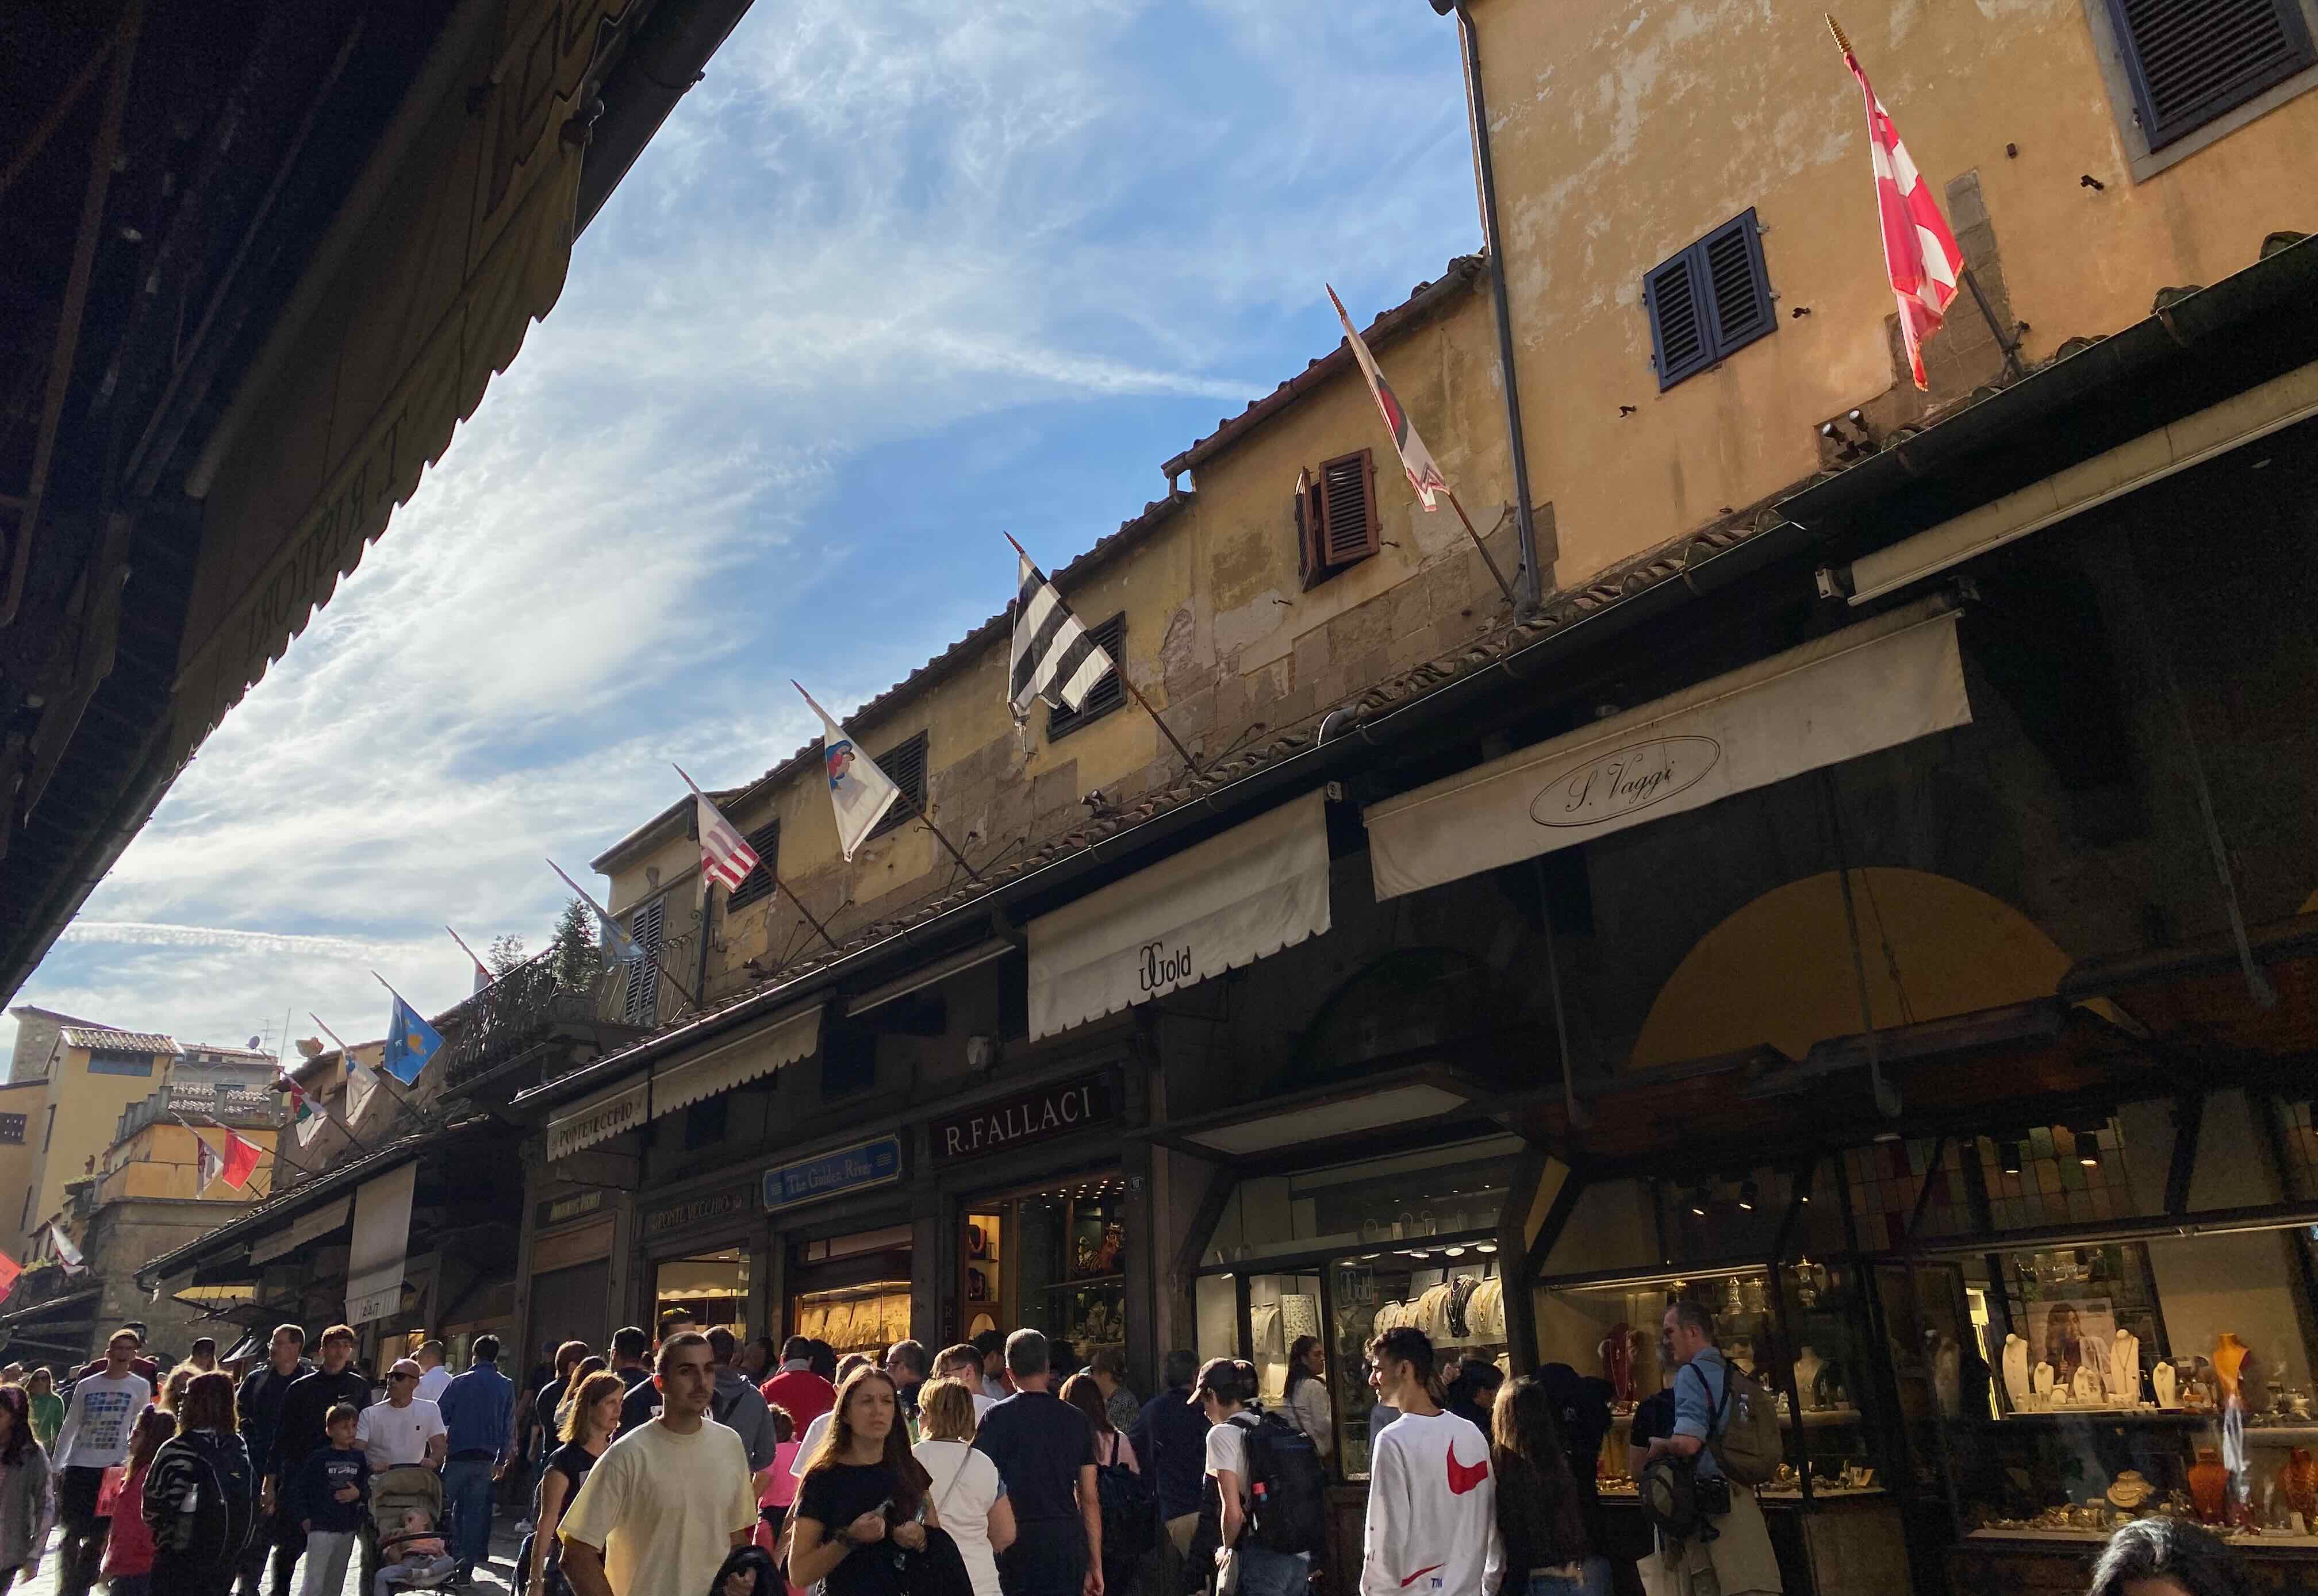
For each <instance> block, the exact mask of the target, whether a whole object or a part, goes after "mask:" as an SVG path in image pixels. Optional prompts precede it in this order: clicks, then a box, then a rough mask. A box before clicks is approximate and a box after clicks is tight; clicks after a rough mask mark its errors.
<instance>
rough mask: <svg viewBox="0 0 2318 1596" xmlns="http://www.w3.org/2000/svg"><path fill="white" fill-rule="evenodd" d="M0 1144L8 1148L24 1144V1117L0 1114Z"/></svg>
mask: <svg viewBox="0 0 2318 1596" xmlns="http://www.w3.org/2000/svg"><path fill="white" fill-rule="evenodd" d="M0 1143H5V1144H6V1145H8V1146H10V1147H22V1145H23V1144H24V1116H22V1115H21V1114H0Z"/></svg>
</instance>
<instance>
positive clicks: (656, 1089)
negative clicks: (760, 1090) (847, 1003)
mask: <svg viewBox="0 0 2318 1596" xmlns="http://www.w3.org/2000/svg"><path fill="white" fill-rule="evenodd" d="M820 1045H821V1005H820V1004H818V1003H816V1004H814V1005H813V1007H812V1008H810V1009H801V1010H799V1011H797V1012H796V1013H794V1014H790V1015H786V1016H785V1017H783V1018H780V1019H777V1020H775V1021H774V1022H773V1023H772V1024H771V1025H770V1026H768V1027H766V1028H765V1029H763V1030H761V1031H754V1032H751V1033H750V1035H749V1036H746V1037H744V1038H742V1039H741V1040H740V1041H737V1042H733V1043H731V1044H729V1045H725V1046H723V1047H720V1048H717V1049H715V1050H714V1052H712V1053H706V1054H702V1055H701V1056H700V1057H698V1058H696V1059H687V1060H686V1061H685V1062H684V1063H680V1064H678V1065H677V1066H676V1067H675V1068H674V1069H672V1070H668V1071H663V1072H661V1073H660V1074H658V1075H655V1076H653V1077H652V1082H651V1113H652V1117H653V1118H655V1119H657V1118H659V1117H660V1116H661V1115H663V1114H673V1113H675V1112H676V1111H677V1110H678V1108H683V1107H688V1106H690V1105H691V1104H694V1103H697V1102H700V1101H702V1100H703V1099H705V1098H713V1097H714V1096H715V1095H716V1094H717V1093H719V1092H724V1091H731V1090H732V1089H733V1088H734V1087H736V1086H740V1085H742V1084H744V1083H745V1082H748V1081H750V1080H756V1079H757V1078H758V1077H759V1076H760V1075H769V1074H771V1073H772V1072H773V1071H776V1070H777V1069H779V1068H780V1067H781V1066H782V1065H784V1064H793V1063H796V1062H797V1061H798V1060H799V1059H804V1058H811V1057H812V1056H813V1052H814V1050H815V1049H817V1048H819V1047H820Z"/></svg>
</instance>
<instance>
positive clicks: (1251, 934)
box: [1029, 793, 1329, 1042]
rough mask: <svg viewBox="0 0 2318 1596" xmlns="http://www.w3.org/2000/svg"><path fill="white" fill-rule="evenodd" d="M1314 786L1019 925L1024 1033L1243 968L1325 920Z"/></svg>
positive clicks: (1050, 1029)
mask: <svg viewBox="0 0 2318 1596" xmlns="http://www.w3.org/2000/svg"><path fill="white" fill-rule="evenodd" d="M1324 805H1325V799H1324V798H1323V797H1322V795H1321V794H1317V793H1314V794H1311V795H1309V796H1308V797H1304V798H1299V799H1297V800H1296V801H1295V802H1291V803H1284V804H1282V805H1280V807H1279V808H1278V809H1275V810H1273V811H1271V813H1269V814H1265V815H1261V816H1258V817H1257V818H1256V819H1254V820H1250V821H1248V822H1247V823H1246V824H1245V825H1243V826H1238V827H1235V828H1234V829H1231V830H1229V831H1226V832H1225V833H1224V834H1223V835H1222V836H1220V837H1211V838H1208V840H1207V841H1205V842H1203V843H1201V844H1199V846H1198V847H1193V848H1187V849H1185V850H1184V851H1183V852H1181V853H1180V854H1177V855H1175V856H1173V857H1172V858H1170V859H1165V860H1163V861H1161V862H1160V863H1159V864H1156V865H1153V866H1152V867H1151V868H1150V869H1148V870H1145V871H1141V872H1139V873H1138V874H1134V875H1131V876H1128V878H1127V879H1126V880H1124V881H1120V882H1114V883H1112V884H1110V886H1107V887H1105V888H1103V889H1102V890H1101V892H1095V893H1092V894H1091V895H1089V896H1088V897H1085V898H1083V899H1081V900H1080V901H1078V902H1076V903H1074V904H1072V905H1071V906H1070V907H1069V908H1067V909H1058V910H1056V911H1055V912H1054V913H1052V914H1049V915H1043V916H1041V917H1040V918H1038V919H1035V920H1032V921H1031V922H1030V925H1029V940H1030V1039H1031V1040H1032V1041H1034V1042H1035V1041H1037V1040H1038V1038H1040V1037H1042V1036H1053V1035H1054V1034H1055V1033H1056V1032H1057V1031H1062V1030H1067V1029H1068V1028H1069V1027H1072V1026H1074V1025H1079V1024H1082V1023H1083V1022H1085V1021H1087V1020H1090V1019H1095V1018H1100V1017H1101V1016H1102V1015H1106V1014H1115V1013H1117V1012H1118V1011H1119V1010H1120V1009H1126V1008H1128V1007H1130V1006H1131V1005H1133V1004H1137V1003H1147V1002H1149V1001H1150V1000H1152V999H1154V998H1156V997H1159V996H1162V995H1163V994H1164V993H1167V992H1172V991H1179V990H1180V989H1181V988H1183V987H1187V986H1191V985H1193V984H1195V983H1197V982H1201V981H1205V980H1206V979H1207V978H1208V976H1210V975H1215V974H1217V973H1221V972H1223V971H1226V970H1229V969H1233V968H1235V967H1236V966H1238V965H1241V964H1253V962H1254V961H1255V960H1257V959H1260V958H1262V957H1263V956H1264V955H1266V954H1271V953H1277V952H1278V951H1279V950H1280V949H1281V948H1283V947H1287V946H1290V945H1291V944H1294V943H1298V942H1301V941H1303V940H1304V939H1305V938H1306V937H1314V936H1317V935H1319V934H1320V933H1321V932H1323V931H1325V930H1326V929H1327V928H1328V924H1329V920H1328V827H1327V820H1326V818H1325V812H1324Z"/></svg>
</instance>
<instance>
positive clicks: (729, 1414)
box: [708, 1324, 780, 1491]
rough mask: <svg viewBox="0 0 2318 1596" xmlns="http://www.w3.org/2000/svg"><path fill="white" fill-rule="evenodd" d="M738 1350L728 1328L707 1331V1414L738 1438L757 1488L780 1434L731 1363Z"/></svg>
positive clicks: (751, 1386) (759, 1397) (758, 1395)
mask: <svg viewBox="0 0 2318 1596" xmlns="http://www.w3.org/2000/svg"><path fill="white" fill-rule="evenodd" d="M739 1353H740V1342H739V1340H737V1339H736V1338H735V1337H734V1336H733V1334H732V1331H729V1330H727V1329H725V1328H724V1327H723V1325H721V1324H720V1325H718V1326H716V1328H715V1329H714V1330H712V1331H709V1332H708V1355H709V1356H710V1357H711V1358H714V1359H715V1360H716V1389H715V1390H714V1393H713V1394H711V1395H710V1396H709V1398H708V1416H709V1417H710V1418H712V1419H714V1420H715V1421H716V1422H718V1423H719V1424H722V1425H723V1426H724V1428H725V1429H727V1430H731V1431H732V1433H733V1434H735V1435H737V1436H739V1437H740V1438H741V1446H742V1447H743V1448H746V1449H747V1451H748V1454H749V1476H750V1479H752V1480H753V1481H755V1482H756V1486H757V1488H758V1489H759V1491H761V1490H762V1489H763V1488H764V1485H765V1471H766V1470H767V1469H769V1468H770V1467H772V1466H773V1452H774V1449H775V1448H777V1447H778V1446H779V1445H780V1437H779V1436H778V1435H777V1433H776V1432H775V1431H774V1429H773V1411H772V1409H770V1408H768V1407H767V1406H766V1405H765V1394H764V1393H763V1392H761V1391H759V1390H758V1389H757V1385H756V1382H755V1381H753V1380H751V1379H750V1378H749V1376H746V1375H744V1374H742V1373H741V1371H740V1370H739V1369H738V1368H735V1367H733V1364H734V1362H735V1361H736V1360H737V1358H738V1357H739Z"/></svg>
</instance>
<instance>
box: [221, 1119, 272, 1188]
mask: <svg viewBox="0 0 2318 1596" xmlns="http://www.w3.org/2000/svg"><path fill="white" fill-rule="evenodd" d="M264 1156H265V1149H264V1148H262V1147H260V1146H258V1145H257V1143H255V1142H245V1141H243V1140H242V1139H241V1138H240V1137H239V1136H237V1135H235V1134H233V1132H232V1131H230V1130H229V1131H227V1132H226V1134H225V1183H226V1184H227V1185H228V1186H230V1187H232V1188H235V1189H236V1190H239V1189H240V1188H243V1187H245V1186H247V1185H248V1184H249V1177H250V1174H251V1172H252V1171H253V1170H256V1168H257V1161H258V1160H259V1159H260V1158H262V1157H264Z"/></svg>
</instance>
